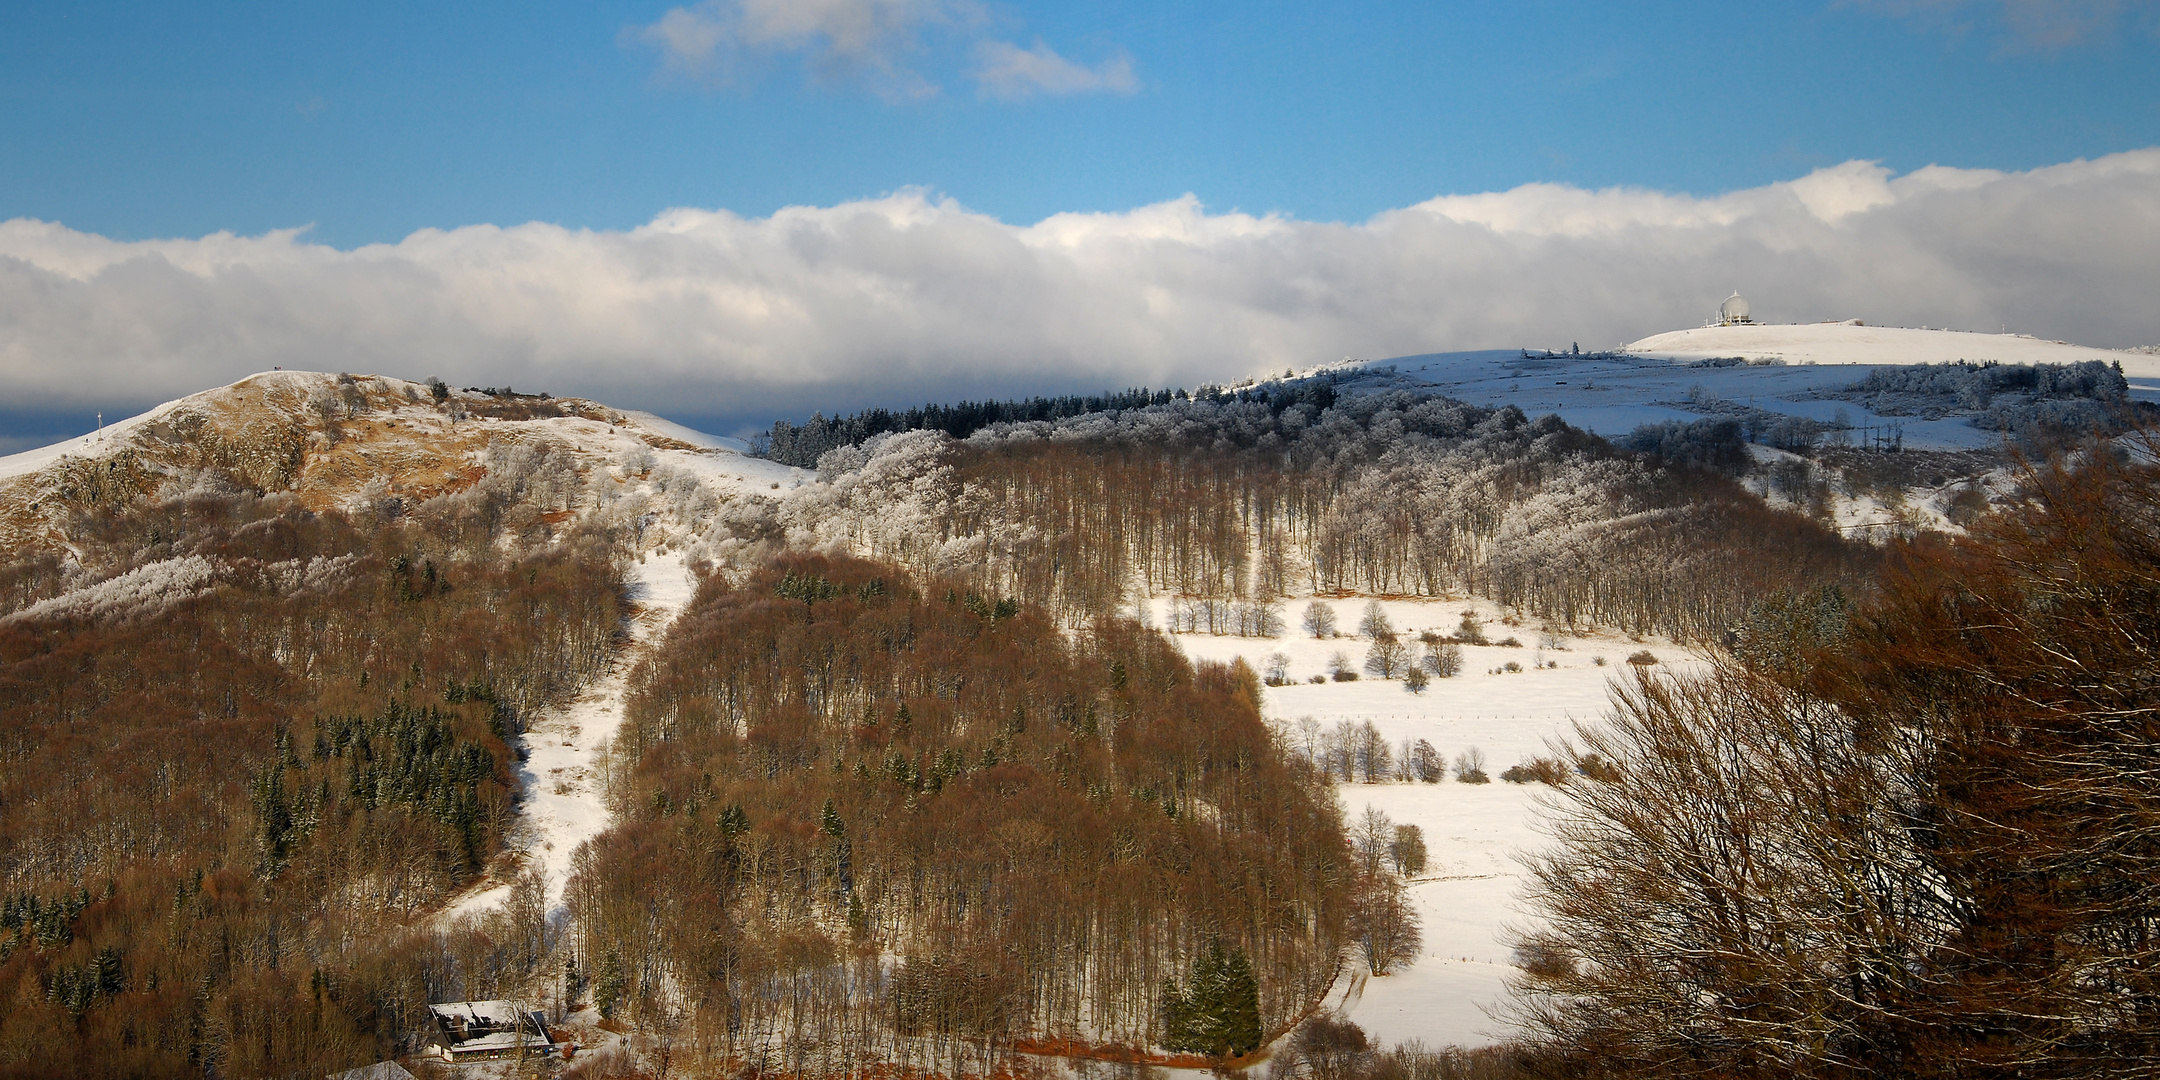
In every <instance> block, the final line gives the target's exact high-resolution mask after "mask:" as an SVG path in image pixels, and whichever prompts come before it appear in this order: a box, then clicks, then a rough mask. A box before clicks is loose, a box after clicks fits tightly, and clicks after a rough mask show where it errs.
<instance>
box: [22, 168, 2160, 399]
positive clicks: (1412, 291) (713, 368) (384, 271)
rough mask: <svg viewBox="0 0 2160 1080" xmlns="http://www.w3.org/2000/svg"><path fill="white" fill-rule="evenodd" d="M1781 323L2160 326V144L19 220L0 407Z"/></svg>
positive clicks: (1614, 339) (1021, 380)
mask: <svg viewBox="0 0 2160 1080" xmlns="http://www.w3.org/2000/svg"><path fill="white" fill-rule="evenodd" d="M1733 289H1739V290H1741V291H1743V292H1745V293H1746V294H1747V295H1748V297H1749V299H1750V300H1751V301H1753V303H1754V305H1755V310H1756V312H1757V314H1758V317H1763V318H1766V319H1768V320H1772V321H1807V320H1816V319H1826V318H1863V319H1866V320H1867V321H1869V322H1874V323H1889V324H1901V325H1929V326H1950V327H1957V328H1963V329H1974V330H1990V331H1992V330H1996V329H1999V328H2001V327H2003V326H2005V325H2007V326H2008V328H2009V329H2011V330H2015V331H2022V332H2027V333H2034V334H2038V335H2040V336H2043V337H2053V338H2062V339H2065V340H2071V341H2076V342H2079V343H2081V344H2089V345H2096V346H2109V347H2123V346H2131V345H2139V344H2150V343H2153V342H2156V341H2160V309H2156V307H2155V305H2154V304H2153V302H2152V298H2153V297H2154V296H2155V295H2156V294H2160V149H2152V150H2141V151H2136V152H2132V153H2125V154H2118V155H2114V156H2111V157H2106V158H2102V159H2099V160H2095V161H2077V162H2071V163H2068V164H2064V165H2057V166H2052V167H2049V168H2043V169H2038V170H2035V171H2032V172H2025V173H2001V172H1992V171H1986V170H1967V169H1950V168H1939V167H1930V168H1925V169H1921V170H1918V171H1916V172H1912V173H1909V174H1906V175H1903V176H1893V175H1891V174H1890V173H1889V172H1887V171H1886V170H1884V169H1882V168H1880V167H1878V166H1876V165H1872V164H1869V163H1866V162H1849V163H1847V164H1844V165H1840V166H1836V167H1834V168H1828V169H1823V170H1819V171H1817V172H1814V173H1810V174H1809V175H1807V176H1804V177H1800V178H1798V179H1795V180H1791V181H1788V182H1782V183H1776V184H1770V185H1767V186H1764V187H1759V188H1752V189H1747V190H1742V191H1736V192H1731V193H1728V194H1723V195H1716V196H1710V197H1698V196H1692V195H1685V194H1675V193H1669V192H1659V191H1647V190H1641V189H1633V188H1616V189H1609V190H1602V191H1590V190H1583V189H1580V188H1574V187H1568V186H1564V185H1553V184H1530V185H1525V186H1523V187H1519V188H1515V189H1513V190H1511V191H1505V192H1497V193H1491V194H1481V195H1451V196H1445V197H1441V198H1436V199H1432V200H1430V201H1428V202H1424V203H1420V204H1418V205H1416V206H1411V207H1407V208H1404V209H1400V210H1393V211H1389V212H1386V213H1383V214H1380V215H1378V216H1376V217H1374V218H1372V219H1371V220H1369V221H1365V222H1362V223H1355V224H1346V223H1327V222H1304V221H1298V220H1293V219H1289V218H1283V217H1277V216H1256V215H1252V214H1246V213H1234V212H1232V213H1210V212H1208V211H1207V210H1206V209H1205V208H1204V207H1203V206H1202V205H1201V204H1200V203H1199V202H1198V201H1197V200H1196V199H1194V198H1193V197H1191V196H1186V197H1184V198H1181V199H1176V200H1172V201H1169V202H1164V203H1159V204H1156V205H1152V206H1143V207H1140V208H1137V209H1134V210H1129V211H1125V212H1121V213H1090V214H1059V215H1056V216H1054V217H1050V218H1048V219H1045V220H1043V221H1040V222H1037V223H1035V224H1033V225H1011V224H1006V223H1003V222H1000V221H997V220H995V219H994V218H991V217H987V216H985V215H982V214H978V213H974V212H971V211H969V210H968V209H967V208H965V207H963V206H960V205H958V204H956V203H954V202H952V201H950V200H947V199H941V198H937V197H935V196H933V195H931V194H927V193H924V192H921V191H903V192H899V193H896V194H893V195H890V196H887V197H884V198H879V199H870V200H864V201H861V202H851V203H845V204H842V205H839V206H831V207H797V208H790V209H786V210H782V211H780V212H778V213H775V214H773V215H772V216H771V217H767V218H745V217H740V216H737V215H735V214H731V213H727V212H725V211H711V210H692V209H678V210H670V211H667V212H666V213H663V214H661V215H659V216H658V217H656V218H655V219H653V221H652V222H650V223H649V224H646V225H644V226H641V227H639V228H636V229H632V230H628V231H623V232H610V231H587V230H573V229H565V228H561V227H558V226H554V225H547V224H537V223H536V224H526V225H518V226H514V227H510V228H501V227H497V226H493V225H474V226H468V227H465V228H459V229H453V230H449V231H437V230H425V231H422V232H418V233H415V234H413V235H411V236H409V237H407V238H405V239H404V240H402V241H400V242H398V243H395V244H382V245H375V246H370V247H364V248H360V249H357V250H353V251H340V250H337V249H334V248H331V247H327V246H323V245H319V244H312V243H309V242H307V240H306V239H305V237H304V235H303V234H301V233H300V232H297V231H284V232H273V233H269V234H266V235H262V236H234V235H231V234H227V233H219V234H216V235H212V236H206V237H202V238H200V239H179V240H153V241H141V242H121V241H115V240H110V239H107V238H104V237H101V236H97V235H94V234H89V233H84V232H79V231H75V230H72V229H69V228H66V227H64V226H62V225H58V224H53V223H49V222H41V221H31V220H21V219H18V220H14V221H8V222H5V223H0V397H4V398H5V399H6V400H8V401H9V402H10V403H11V405H12V406H13V407H15V408H18V409H28V408H49V409H63V408H72V409H87V408H90V407H101V408H104V409H105V410H106V411H107V414H108V415H111V414H112V413H113V412H114V411H115V410H116V409H117V408H119V407H121V406H122V405H147V404H150V403H154V402H156V401H159V400H164V399H167V398H171V397H175V396H179V395H181V394H185V393H189V392H192V391H195V390H198V389H202V388H204V387H207V386H211V385H216V384H219V383H223V382H226V381H230V380H232V379H234V378H238V377H240V376H241V375H244V374H246V373H248V372H252V371H258V370H263V369H267V368H269V367H272V366H274V365H283V366H285V367H303V368H313V369H320V370H351V371H374V372H381V373H386V374H400V375H406V376H419V375H425V374H430V373H435V374H441V375H442V376H444V377H445V378H448V379H450V380H452V381H453V382H456V383H458V384H460V385H503V384H506V383H507V384H511V385H515V386H518V387H522V388H526V389H547V390H550V391H553V392H556V393H576V394H583V395H588V396H592V397H595V398H599V399H602V400H605V401H608V402H611V403H614V404H617V405H620V406H623V407H631V408H650V409H653V410H655V411H658V412H661V413H663V414H674V415H678V416H682V415H689V416H707V417H711V416H730V417H739V418H742V419H746V420H747V419H753V418H756V417H770V416H772V415H775V414H788V413H796V412H803V413H807V412H808V411H809V409H810V408H811V407H813V406H824V407H827V408H830V407H834V406H836V405H852V404H859V403H861V402H865V401H871V400H886V401H903V400H921V399H929V398H949V397H954V396H960V395H969V394H973V395H978V396H979V395H984V394H991V393H1013V392H1022V391H1030V392H1031V391H1035V390H1058V389H1099V388H1104V387H1121V386H1129V385H1140V384H1149V385H1156V386H1161V385H1165V384H1177V385H1193V384H1196V383H1199V382H1202V381H1206V380H1224V379H1230V378H1235V377H1238V376H1241V375H1245V374H1252V373H1257V372H1264V371H1281V370H1282V369H1283V368H1285V367H1290V366H1303V365H1308V364H1311V363H1315V362H1320V361H1328V360H1335V359H1339V358H1341V357H1343V356H1345V355H1352V356H1359V357H1382V356H1389V355H1399V354H1406V353H1414V352H1425V351H1436V350H1452V349H1473V348H1507V347H1515V346H1520V345H1530V346H1545V345H1559V346H1563V347H1564V346H1565V345H1566V344H1567V343H1569V342H1572V341H1580V342H1582V343H1583V344H1584V346H1585V347H1589V346H1593V345H1599V346H1607V345H1613V344H1617V343H1619V342H1622V341H1627V340H1632V339H1634V338H1636V337H1640V336H1645V335H1648V334H1651V333H1655V332H1658V331H1663V330H1669V329H1675V328H1679V327H1684V326H1691V325H1695V324H1697V323H1698V322H1700V321H1701V319H1702V318H1703V316H1704V315H1706V314H1708V313H1709V312H1710V311H1711V310H1712V308H1713V307H1714V306H1715V305H1716V303H1717V302H1718V301H1719V300H1720V299H1722V298H1723V297H1724V296H1725V295H1726V293H1727V292H1729V291H1731V290H1733Z"/></svg>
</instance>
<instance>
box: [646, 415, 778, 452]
mask: <svg viewBox="0 0 2160 1080" xmlns="http://www.w3.org/2000/svg"><path fill="white" fill-rule="evenodd" d="M619 411H620V412H621V415H623V416H624V417H627V418H628V419H629V420H630V422H631V423H633V424H635V425H637V426H638V427H639V428H640V429H642V430H645V431H649V432H652V433H653V434H655V435H659V436H661V437H663V438H668V439H673V440H675V441H676V442H683V443H689V444H690V445H692V446H695V447H697V448H698V449H700V450H733V451H735V452H736V453H742V452H743V451H746V450H748V449H750V444H749V443H746V442H744V441H742V440H741V439H735V438H730V437H728V436H726V435H712V434H708V433H706V432H703V431H699V430H697V429H696V428H690V427H684V426H683V425H681V424H678V423H676V422H675V421H673V420H669V419H667V418H666V417H663V416H656V415H654V414H652V413H649V412H639V411H637V410H635V409H623V410H619Z"/></svg>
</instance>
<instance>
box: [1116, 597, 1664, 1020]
mask: <svg viewBox="0 0 2160 1080" xmlns="http://www.w3.org/2000/svg"><path fill="white" fill-rule="evenodd" d="M1323 602H1325V603H1328V604H1330V605H1331V606H1332V607H1333V608H1334V609H1335V612H1336V618H1337V623H1338V628H1339V632H1341V633H1343V634H1345V635H1348V634H1350V633H1352V632H1354V631H1355V630H1356V628H1357V625H1358V620H1359V617H1360V615H1361V614H1362V612H1363V611H1364V608H1365V604H1366V603H1367V600H1366V599H1365V598H1362V597H1360V598H1354V599H1339V600H1327V601H1323ZM1306 603H1307V601H1305V600H1296V601H1293V602H1290V603H1287V604H1285V605H1284V608H1283V610H1284V615H1285V618H1286V621H1287V622H1288V623H1289V628H1288V629H1287V631H1286V633H1285V636H1284V637H1281V638H1277V639H1266V638H1236V637H1214V636H1210V635H1206V634H1177V635H1175V636H1174V640H1176V641H1177V643H1178V644H1179V645H1180V646H1181V647H1182V648H1183V649H1184V651H1185V653H1186V654H1187V655H1188V656H1191V657H1193V658H1194V659H1207V660H1229V659H1231V658H1233V657H1238V656H1242V657H1244V658H1245V660H1246V662H1247V663H1249V664H1251V665H1252V666H1253V668H1254V670H1256V671H1257V670H1265V669H1266V664H1267V658H1268V656H1269V655H1270V654H1272V653H1281V654H1283V655H1284V656H1287V657H1289V658H1290V677H1291V678H1292V679H1293V680H1298V681H1297V682H1296V683H1295V684H1293V685H1287V686H1280V687H1273V688H1270V689H1269V690H1268V691H1267V694H1266V707H1267V712H1268V719H1269V720H1270V722H1271V723H1274V724H1276V725H1278V726H1279V727H1281V728H1282V729H1283V730H1284V732H1285V735H1286V737H1288V738H1290V739H1292V740H1293V741H1294V740H1296V739H1298V738H1299V737H1300V731H1301V725H1300V723H1299V721H1300V720H1302V719H1304V718H1307V717H1310V718H1311V719H1312V720H1313V721H1314V722H1315V723H1316V724H1317V725H1318V726H1319V727H1320V728H1322V729H1325V728H1327V727H1332V726H1333V725H1335V724H1336V723H1338V722H1340V721H1344V720H1348V721H1351V722H1353V723H1359V724H1362V723H1364V722H1366V721H1371V722H1372V724H1373V726H1374V727H1376V728H1378V729H1379V730H1380V731H1381V733H1382V734H1384V735H1386V736H1387V737H1388V739H1389V741H1390V742H1392V743H1394V744H1396V745H1398V746H1399V745H1401V743H1402V741H1403V740H1404V739H1406V738H1407V739H1424V740H1426V741H1428V742H1430V743H1432V744H1433V746H1434V748H1435V749H1437V750H1439V751H1440V752H1441V754H1443V755H1445V756H1446V757H1447V758H1448V759H1449V760H1450V761H1453V760H1454V758H1455V757H1456V755H1458V754H1461V753H1463V752H1465V751H1467V750H1469V749H1471V748H1473V747H1475V748H1477V749H1479V750H1482V751H1483V752H1484V754H1485V758H1486V771H1487V772H1488V773H1489V774H1491V776H1492V777H1493V782H1492V783H1489V784H1480V785H1473V784H1462V783H1458V782H1456V780H1455V779H1454V778H1453V776H1452V775H1451V776H1450V777H1449V778H1448V779H1447V780H1445V781H1442V782H1440V783H1437V784H1400V783H1397V784H1339V785H1337V789H1336V790H1337V794H1338V795H1339V797H1340V798H1341V799H1342V803H1343V810H1344V816H1345V818H1346V819H1348V820H1352V821H1354V820H1356V819H1357V818H1358V817H1360V816H1362V815H1363V814H1364V812H1365V810H1366V808H1367V807H1372V808H1376V809H1378V810H1380V811H1381V812H1382V813H1384V814H1386V815H1388V816H1389V817H1390V818H1392V819H1394V821H1395V822H1396V823H1397V824H1408V825H1416V826H1418V827H1419V828H1420V829H1422V830H1423V831H1424V834H1425V845H1426V848H1427V849H1428V852H1429V856H1428V863H1427V866H1426V870H1425V873H1424V874H1422V875H1420V876H1419V877H1418V878H1417V879H1416V880H1415V881H1414V882H1412V884H1411V888H1410V893H1411V896H1412V897H1413V899H1414V900H1415V902H1416V905H1417V909H1418V913H1419V915H1420V916H1421V918H1422V919H1423V921H1424V939H1425V947H1424V952H1423V954H1422V956H1421V957H1420V958H1419V959H1418V961H1417V963H1416V964H1415V965H1413V966H1411V967H1410V968H1408V969H1404V970H1398V971H1397V972H1396V973H1394V974H1391V975H1388V976H1386V977H1384V978H1370V977H1367V976H1365V975H1363V974H1362V970H1363V969H1362V968H1359V969H1356V971H1357V972H1358V973H1356V974H1351V975H1348V976H1346V977H1345V979H1344V980H1343V981H1342V982H1341V983H1338V984H1337V986H1336V989H1335V991H1334V992H1333V993H1332V994H1331V995H1330V996H1329V1002H1330V1004H1331V1005H1333V1006H1335V1007H1337V1008H1339V1009H1340V1010H1341V1011H1342V1012H1343V1013H1344V1014H1345V1015H1347V1016H1349V1018H1350V1019H1352V1020H1354V1021H1356V1022H1357V1023H1358V1024H1359V1025H1360V1026H1362V1027H1364V1028H1365V1030H1366V1031H1367V1032H1368V1033H1370V1034H1372V1035H1373V1036H1375V1037H1376V1038H1378V1039H1380V1040H1383V1041H1386V1042H1389V1043H1398V1042H1404V1041H1407V1040H1410V1039H1422V1040H1424V1041H1425V1043H1427V1044H1428V1045H1435V1046H1438V1045H1447V1044H1459V1045H1473V1046H1474V1045H1482V1044H1485V1043H1490V1042H1494V1041H1497V1040H1498V1039H1499V1038H1503V1037H1505V1036H1506V1035H1507V1029H1506V1025H1505V1024H1504V1023H1502V1022H1500V1021H1499V1020H1497V1019H1496V1018H1495V1017H1494V1016H1493V1015H1492V1013H1493V1011H1494V1010H1497V1009H1499V1008H1500V1007H1501V1006H1502V1005H1503V1003H1504V1000H1505V998H1506V987H1505V986H1504V980H1505V979H1506V977H1507V976H1508V974H1509V972H1510V971H1511V970H1512V968H1511V966H1510V964H1509V957H1510V951H1511V950H1510V947H1509V945H1508V944H1507V929H1508V927H1509V926H1511V925H1516V926H1520V925H1522V924H1524V922H1525V917H1524V916H1523V914H1522V913H1521V911H1520V909H1519V907H1518V905H1517V900H1518V894H1519V892H1520V890H1521V889H1522V886H1523V884H1524V883H1523V879H1522V867H1521V865H1520V863H1519V862H1518V861H1517V857H1516V856H1517V854H1518V853H1519V852H1522V851H1526V850H1534V849H1535V848H1537V847H1538V846H1539V845H1541V844H1543V843H1544V842H1545V839H1544V837H1543V835H1542V834H1541V833H1540V832H1539V829H1538V824H1537V822H1538V816H1539V807H1540V804H1541V802H1542V800H1544V799H1545V798H1546V796H1547V789H1545V788H1544V787H1542V786H1541V785H1538V784H1534V783H1533V784H1524V785H1517V784H1509V783H1505V782H1502V781H1500V780H1499V775H1500V773H1501V772H1502V771H1503V770H1505V769H1506V768H1507V767H1509V766H1511V765H1514V764H1516V763H1518V762H1521V761H1525V760H1527V759H1529V758H1533V757H1537V756H1541V755H1546V754H1549V753H1550V744H1551V743H1552V742H1553V741H1554V740H1556V739H1561V738H1565V737H1566V736H1568V735H1569V733H1570V732H1571V731H1572V730H1573V727H1574V724H1575V723H1576V722H1577V721H1589V722H1593V723H1594V722H1596V721H1597V720H1598V718H1600V717H1601V716H1602V715H1603V714H1604V712H1605V709H1606V705H1607V685H1608V681H1609V680H1610V679H1612V678H1614V677H1616V676H1618V677H1627V674H1626V673H1627V672H1628V671H1629V665H1628V663H1627V657H1628V656H1629V655H1630V654H1632V653H1635V652H1638V651H1640V650H1644V649H1648V650H1649V651H1650V652H1651V653H1652V654H1653V655H1655V656H1656V657H1657V658H1658V660H1659V661H1660V663H1659V669H1660V670H1675V669H1677V670H1692V669H1697V668H1700V667H1702V666H1703V665H1704V663H1705V661H1704V660H1703V659H1702V658H1700V657H1697V656H1694V655H1691V654H1690V653H1688V652H1686V651H1685V650H1682V649H1679V648H1676V647H1674V646H1672V645H1671V644H1670V643H1668V642H1664V641H1660V640H1657V639H1645V640H1642V641H1637V640H1634V639H1631V638H1626V637H1622V636H1618V635H1595V636H1591V637H1573V636H1568V635H1565V634H1559V635H1556V639H1555V640H1552V641H1551V642H1550V644H1551V645H1552V646H1554V647H1551V648H1540V647H1539V646H1540V640H1541V638H1542V637H1543V635H1542V634H1541V632H1540V626H1539V624H1537V623H1535V622H1525V623H1523V624H1521V625H1516V626H1510V625H1507V624H1506V623H1505V622H1503V621H1501V619H1500V612H1499V611H1498V610H1497V609H1496V608H1495V607H1494V606H1493V605H1491V604H1490V603H1487V602H1484V601H1478V600H1433V601H1418V600H1386V601H1382V602H1381V607H1382V608H1383V610H1385V611H1386V613H1387V615H1388V618H1389V621H1390V622H1392V623H1393V624H1394V626H1395V629H1396V630H1397V631H1398V632H1399V633H1403V634H1406V635H1407V636H1408V637H1410V638H1414V637H1415V636H1416V633H1417V631H1418V630H1422V629H1427V628H1431V629H1435V630H1438V631H1441V632H1443V633H1444V632H1449V631H1453V630H1454V629H1456V627H1457V626H1458V624H1459V623H1460V621H1461V616H1462V612H1463V611H1465V610H1475V611H1477V612H1478V613H1479V615H1480V617H1481V618H1482V619H1483V620H1484V621H1485V623H1486V634H1487V636H1488V637H1489V638H1493V639H1501V638H1506V637H1509V636H1511V635H1512V636H1514V637H1516V638H1518V639H1520V640H1521V641H1522V642H1523V645H1522V647H1519V648H1506V647H1500V646H1486V647H1479V646H1465V647H1464V648H1463V653H1464V657H1463V667H1464V671H1463V674H1461V675H1459V676H1457V677H1455V678H1452V679H1435V680H1433V682H1432V685H1431V686H1430V688H1429V689H1427V690H1426V692H1425V693H1423V694H1420V695H1413V694H1411V693H1409V692H1408V691H1406V690H1405V689H1404V688H1403V684H1402V683H1401V682H1396V681H1386V680H1377V679H1372V678H1370V677H1366V678H1362V679H1360V680H1359V681H1357V682H1332V681H1331V682H1327V683H1322V684H1314V683H1310V682H1305V681H1303V680H1306V679H1308V678H1310V677H1311V676H1312V675H1315V674H1320V673H1322V672H1324V671H1325V670H1326V667H1327V664H1328V661H1329V659H1330V657H1331V656H1332V655H1333V654H1335V653H1337V652H1340V653H1342V654H1344V656H1345V658H1346V659H1348V660H1349V661H1350V663H1351V665H1352V666H1353V667H1354V668H1359V669H1361V668H1362V666H1363V663H1364V657H1365V651H1366V649H1367V648H1368V647H1369V646H1370V644H1371V643H1370V642H1369V641H1366V640H1361V639H1354V638H1351V637H1348V636H1344V637H1340V638H1335V639H1328V640H1315V639H1314V638H1313V637H1311V636H1310V635H1308V634H1304V633H1302V632H1300V631H1299V629H1298V618H1299V615H1300V613H1301V612H1302V610H1303V609H1304V607H1305V605H1306ZM1167 604H1168V602H1167V601H1162V600H1158V601H1155V603H1154V605H1153V610H1152V611H1151V615H1152V616H1153V617H1154V618H1155V619H1156V620H1157V621H1158V624H1161V623H1162V622H1163V621H1164V619H1165V609H1166V606H1167ZM1597 657H1603V658H1604V659H1605V661H1606V662H1605V664H1604V665H1603V666H1600V665H1599V664H1597V663H1596V658H1597ZM1509 661H1514V662H1516V663H1518V664H1519V665H1521V667H1522V668H1523V670H1522V671H1521V672H1518V673H1502V674H1492V673H1491V671H1492V669H1494V668H1498V667H1501V666H1502V665H1504V664H1506V663H1508V662H1509ZM1553 662H1557V663H1558V664H1559V666H1558V667H1539V666H1535V665H1538V664H1544V663H1553Z"/></svg>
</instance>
